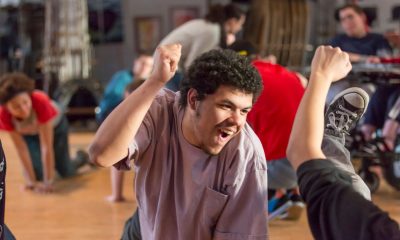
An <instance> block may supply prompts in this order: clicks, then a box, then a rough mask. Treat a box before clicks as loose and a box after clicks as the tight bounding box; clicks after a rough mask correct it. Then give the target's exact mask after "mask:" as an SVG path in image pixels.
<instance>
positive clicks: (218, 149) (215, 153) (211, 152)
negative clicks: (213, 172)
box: [202, 145, 225, 156]
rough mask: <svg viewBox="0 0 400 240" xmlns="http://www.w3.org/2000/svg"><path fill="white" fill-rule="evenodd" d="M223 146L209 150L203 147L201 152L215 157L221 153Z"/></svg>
mask: <svg viewBox="0 0 400 240" xmlns="http://www.w3.org/2000/svg"><path fill="white" fill-rule="evenodd" d="M224 147H225V145H224V146H223V147H214V148H210V147H203V148H202V149H203V151H204V152H206V153H207V154H210V155H213V156H216V155H218V154H220V152H221V151H222V149H224Z"/></svg>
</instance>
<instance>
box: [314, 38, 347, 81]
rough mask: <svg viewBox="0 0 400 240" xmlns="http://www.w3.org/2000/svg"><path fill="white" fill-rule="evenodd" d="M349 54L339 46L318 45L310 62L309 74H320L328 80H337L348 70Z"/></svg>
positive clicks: (344, 75)
mask: <svg viewBox="0 0 400 240" xmlns="http://www.w3.org/2000/svg"><path fill="white" fill-rule="evenodd" d="M350 70H351V63H350V59H349V55H348V54H347V53H345V52H342V50H340V48H332V47H331V46H320V47H318V48H317V51H316V52H315V55H314V58H313V60H312V63H311V74H320V75H322V76H324V78H325V79H327V80H330V81H333V82H334V81H338V80H340V79H342V78H344V77H346V75H347V74H348V73H349V72H350Z"/></svg>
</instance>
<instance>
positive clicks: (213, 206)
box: [202, 187, 229, 227]
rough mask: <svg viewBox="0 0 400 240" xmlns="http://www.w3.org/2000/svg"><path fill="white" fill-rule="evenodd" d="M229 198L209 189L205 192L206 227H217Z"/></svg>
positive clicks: (204, 220) (203, 215)
mask: <svg viewBox="0 0 400 240" xmlns="http://www.w3.org/2000/svg"><path fill="white" fill-rule="evenodd" d="M228 199H229V196H228V195H226V194H223V193H220V192H217V191H215V190H213V189H211V188H209V187H206V188H205V190H204V198H203V209H202V221H203V224H205V226H206V227H215V225H216V224H217V221H218V219H219V217H220V216H221V214H222V211H223V210H224V208H225V205H226V203H227V201H228Z"/></svg>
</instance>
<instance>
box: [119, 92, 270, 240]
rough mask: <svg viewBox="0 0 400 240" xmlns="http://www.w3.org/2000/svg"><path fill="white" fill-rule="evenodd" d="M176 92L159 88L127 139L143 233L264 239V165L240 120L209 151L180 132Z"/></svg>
mask: <svg viewBox="0 0 400 240" xmlns="http://www.w3.org/2000/svg"><path fill="white" fill-rule="evenodd" d="M179 97H180V95H179V93H173V92H171V91H169V90H162V91H160V93H159V95H158V96H157V97H156V99H155V100H154V102H153V103H152V105H151V107H150V109H149V111H148V113H147V115H146V116H145V118H144V120H143V123H142V125H141V127H140V128H139V131H138V133H137V135H136V136H135V138H134V140H133V141H132V143H131V144H130V146H129V150H128V152H129V153H128V157H127V158H125V159H123V160H121V161H120V162H118V163H117V164H116V165H115V166H116V167H117V168H119V169H129V167H130V161H129V159H133V160H134V168H135V170H136V197H137V202H138V209H139V216H140V228H141V233H142V238H143V239H173V240H178V239H182V240H187V239H191V240H192V239H193V240H194V239H199V240H206V239H257V240H258V239H263V240H264V239H267V220H266V219H267V218H266V214H267V213H266V203H267V192H268V190H267V166H266V160H265V156H264V151H263V148H262V145H261V143H260V141H259V139H258V138H257V136H256V135H255V133H254V132H253V130H252V129H251V128H250V127H249V125H248V124H246V126H245V127H244V128H243V129H242V131H241V132H240V133H239V134H238V135H237V136H236V137H235V138H233V139H232V140H231V141H230V142H229V143H228V144H227V145H226V146H225V147H224V149H223V150H222V151H221V153H220V154H219V155H217V156H212V155H209V154H207V153H205V152H204V151H202V150H201V149H199V148H197V147H195V146H193V145H191V144H189V143H188V142H187V141H186V139H185V138H184V137H183V133H182V128H181V124H182V119H183V114H184V108H182V107H180V106H179Z"/></svg>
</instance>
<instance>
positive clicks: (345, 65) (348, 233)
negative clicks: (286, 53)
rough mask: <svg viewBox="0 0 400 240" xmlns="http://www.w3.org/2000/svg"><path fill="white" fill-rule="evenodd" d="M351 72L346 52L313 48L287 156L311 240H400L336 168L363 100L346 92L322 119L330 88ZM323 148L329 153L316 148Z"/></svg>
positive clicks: (356, 91) (348, 172)
mask: <svg viewBox="0 0 400 240" xmlns="http://www.w3.org/2000/svg"><path fill="white" fill-rule="evenodd" d="M350 70H351V63H350V60H349V55H348V54H347V53H345V52H342V51H341V50H340V49H339V48H332V47H330V46H321V47H319V48H318V49H317V51H316V53H315V56H314V59H313V61H312V66H311V76H310V81H309V85H308V87H307V89H306V92H305V94H304V96H303V98H302V101H301V103H300V106H299V108H298V111H297V114H296V117H295V121H294V124H293V128H292V132H291V135H290V139H289V144H288V148H287V156H288V159H289V161H290V162H291V164H292V165H293V167H294V168H295V169H296V170H297V176H298V183H299V187H300V192H301V195H302V197H303V199H304V201H305V203H306V204H307V215H308V221H309V224H310V228H311V232H312V234H313V236H314V238H315V239H360V240H361V239H363V240H365V239H399V238H398V237H399V236H400V231H399V226H398V224H397V223H396V222H394V221H393V220H392V219H390V218H389V217H388V215H387V213H384V212H383V211H381V210H380V209H379V208H378V207H376V206H375V205H374V204H373V203H371V202H370V201H368V200H366V198H365V195H364V196H363V195H362V194H360V192H359V191H356V187H357V184H355V182H354V178H355V177H354V174H353V173H352V171H353V170H352V169H344V168H343V167H341V166H343V162H344V161H346V162H348V161H350V155H349V154H348V151H347V150H346V148H345V147H344V141H343V139H344V135H345V134H346V133H348V132H349V131H350V130H351V129H352V128H353V127H354V126H355V124H356V123H357V121H358V120H359V119H360V117H361V116H362V114H363V113H364V112H365V109H366V108H367V105H368V101H369V100H368V95H367V94H366V93H365V92H364V91H363V90H362V89H360V88H350V89H347V90H345V91H343V92H341V93H339V94H338V95H337V96H336V97H335V98H334V100H333V101H332V102H331V103H330V105H329V107H328V110H327V112H326V113H325V117H324V107H325V104H324V103H325V99H326V96H327V94H328V90H329V87H330V86H331V84H332V82H334V81H337V80H340V79H342V78H344V77H345V76H346V75H347V74H348V72H349V71H350ZM328 143H329V144H330V148H331V153H330V154H326V153H325V151H323V150H322V148H321V145H324V144H328Z"/></svg>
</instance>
